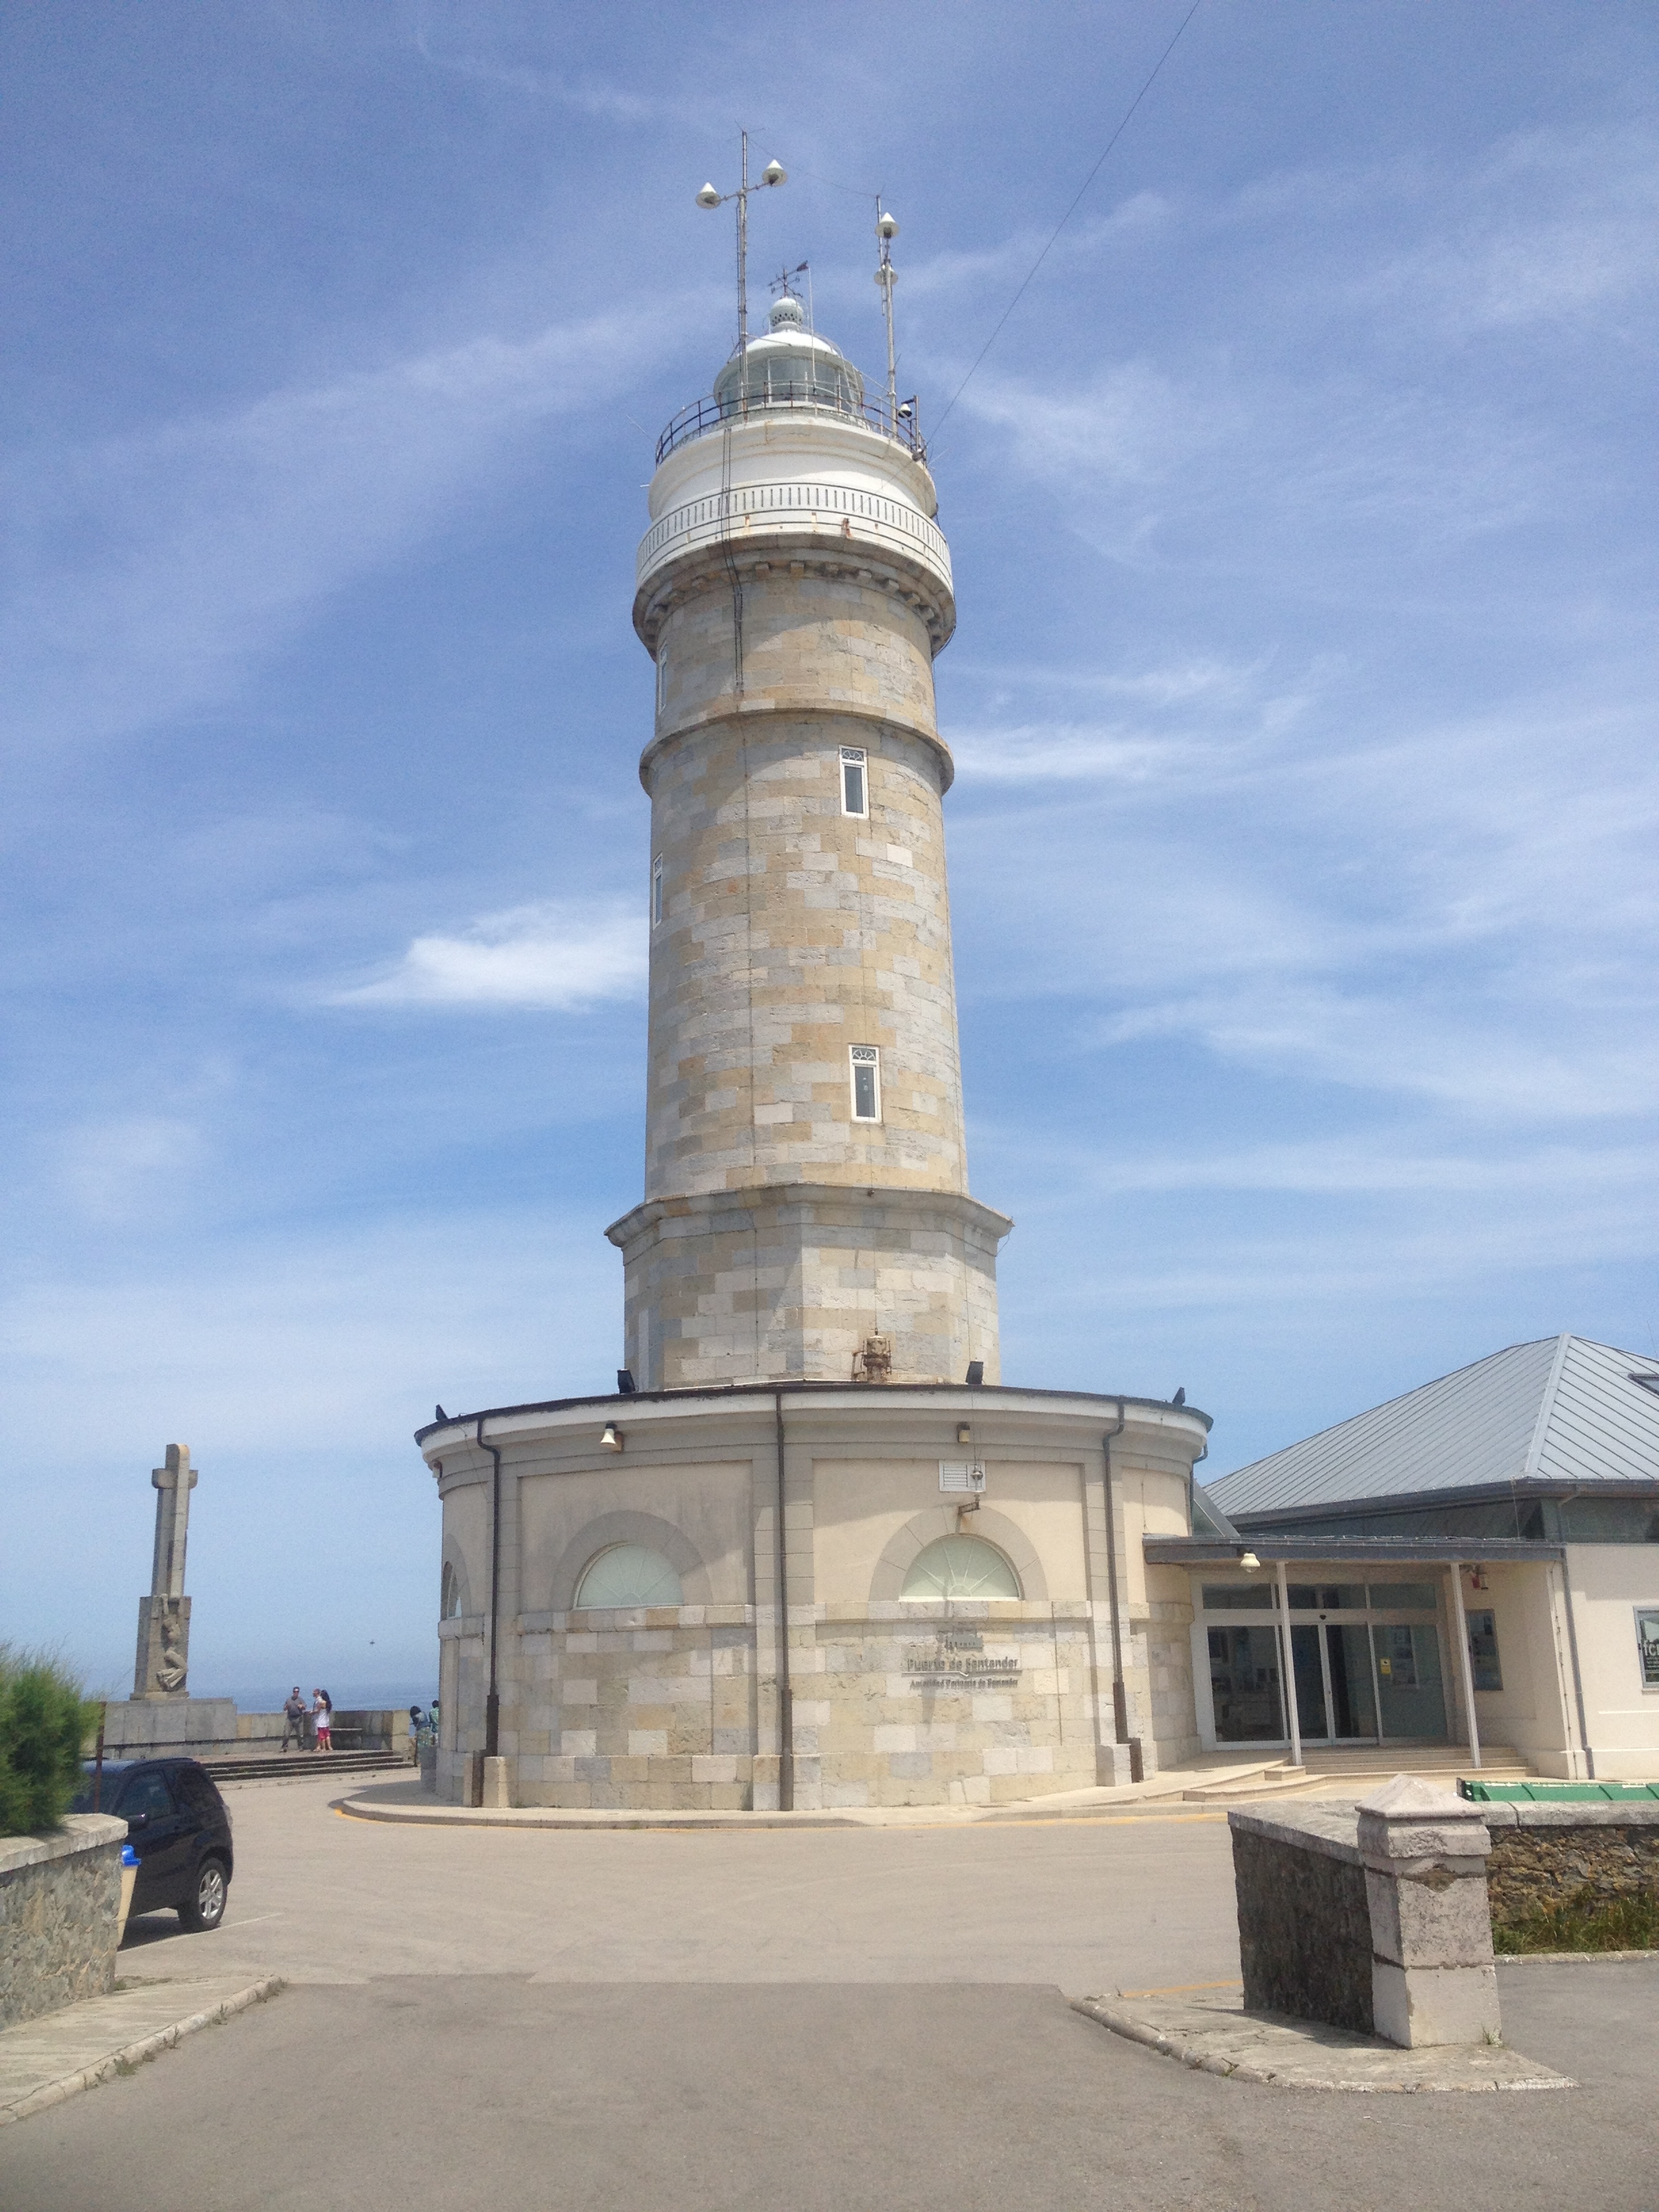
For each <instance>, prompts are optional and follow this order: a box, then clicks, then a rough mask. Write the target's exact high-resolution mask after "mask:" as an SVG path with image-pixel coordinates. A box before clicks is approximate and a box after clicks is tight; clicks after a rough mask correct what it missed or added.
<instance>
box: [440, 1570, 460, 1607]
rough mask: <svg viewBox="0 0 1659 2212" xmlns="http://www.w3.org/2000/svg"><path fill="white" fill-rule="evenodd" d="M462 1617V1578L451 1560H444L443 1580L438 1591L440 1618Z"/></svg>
mask: <svg viewBox="0 0 1659 2212" xmlns="http://www.w3.org/2000/svg"><path fill="white" fill-rule="evenodd" d="M460 1617H461V1578H460V1577H459V1575H458V1574H457V1573H456V1571H455V1570H454V1568H453V1566H452V1565H450V1563H449V1561H448V1560H447V1559H446V1560H445V1561H444V1572H443V1581H442V1583H441V1585H440V1588H439V1592H438V1618H439V1620H459V1619H460Z"/></svg>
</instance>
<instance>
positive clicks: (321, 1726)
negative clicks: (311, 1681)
mask: <svg viewBox="0 0 1659 2212" xmlns="http://www.w3.org/2000/svg"><path fill="white" fill-rule="evenodd" d="M312 1696H313V1699H314V1700H315V1702H314V1703H313V1705H312V1708H311V1723H312V1726H313V1728H314V1729H315V1730H316V1732H317V1748H318V1750H319V1751H332V1750H333V1748H334V1700H333V1699H331V1697H330V1696H329V1694H328V1692H327V1691H326V1690H313V1692H312Z"/></svg>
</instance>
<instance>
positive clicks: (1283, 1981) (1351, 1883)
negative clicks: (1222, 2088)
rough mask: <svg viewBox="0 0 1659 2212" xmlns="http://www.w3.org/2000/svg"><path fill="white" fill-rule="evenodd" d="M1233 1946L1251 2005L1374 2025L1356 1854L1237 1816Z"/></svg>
mask: <svg viewBox="0 0 1659 2212" xmlns="http://www.w3.org/2000/svg"><path fill="white" fill-rule="evenodd" d="M1232 1836H1233V1875H1234V1881H1235V1883H1236V1885H1237V1893H1238V1952H1239V1960H1240V1962H1241V1965H1242V1966H1243V1975H1244V2002H1245V2004H1246V2005H1247V2006H1248V2007H1249V2008H1252V2009H1259V2010H1261V2011H1266V2012H1282V2013H1289V2014H1291V2015H1293V2016H1294V2017H1296V2018H1298V2019H1303V2020H1323V2021H1330V2022H1331V2023H1332V2025H1333V2026H1334V2027H1348V2028H1352V2029H1354V2030H1355V2031H1357V2033H1359V2034H1362V2035H1369V2034H1370V2032H1371V1920H1370V1905H1369V1903H1368V1901H1367V1897H1366V1890H1365V1870H1364V1867H1363V1866H1361V1865H1360V1864H1359V1863H1358V1854H1357V1853H1354V1852H1352V1851H1351V1852H1349V1853H1347V1854H1346V1856H1344V1857H1326V1856H1325V1855H1324V1854H1322V1853H1321V1852H1319V1851H1317V1850H1311V1849H1309V1848H1307V1847H1306V1845H1305V1844H1288V1843H1280V1842H1279V1841H1277V1840H1276V1839H1274V1838H1272V1837H1269V1836H1261V1835H1252V1834H1250V1833H1249V1832H1247V1831H1244V1830H1241V1829H1240V1828H1238V1827H1237V1826H1234V1828H1233V1832H1232Z"/></svg>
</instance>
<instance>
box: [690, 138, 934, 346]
mask: <svg viewBox="0 0 1659 2212" xmlns="http://www.w3.org/2000/svg"><path fill="white" fill-rule="evenodd" d="M740 136H741V140H742V158H741V166H740V167H739V169H738V188H737V190H736V191H733V192H722V191H718V190H717V189H716V187H715V186H714V185H704V186H703V188H702V191H700V192H699V193H698V194H697V205H698V206H699V207H700V208H717V207H725V206H726V204H727V203H728V202H729V201H732V200H735V201H736V202H737V204H738V355H739V356H741V355H742V354H743V353H744V351H745V350H746V349H747V347H748V344H749V195H750V192H752V191H760V190H761V189H762V188H763V187H764V186H768V185H781V184H785V183H787V181H788V175H789V173H788V171H787V169H786V168H785V167H784V166H783V164H782V162H781V161H769V162H768V163H767V165H766V167H764V168H763V170H762V171H761V173H760V183H759V184H758V185H751V184H750V181H749V133H748V132H747V131H744V132H742V133H741V134H740ZM889 351H891V348H889Z"/></svg>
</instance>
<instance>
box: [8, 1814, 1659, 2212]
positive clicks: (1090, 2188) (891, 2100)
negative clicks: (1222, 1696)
mask: <svg viewBox="0 0 1659 2212" xmlns="http://www.w3.org/2000/svg"><path fill="white" fill-rule="evenodd" d="M326 1796H327V1790H326V1785H325V1784H292V1785H277V1786H273V1787H268V1788H267V1787H260V1788H256V1789H250V1790H242V1791H239V1792H238V1794H237V1796H236V1798H235V1800H234V1807H233V1809H234V1815H235V1819H236V1832H237V1843H238V1850H239V1855H240V1857H239V1869H238V1876H237V1881H236V1884H235V1887H234V1892H233V1903H232V1908H231V1917H230V1919H229V1920H228V1923H227V1925H226V1927H225V1929H223V1930H222V1933H221V1934H219V1935H218V1936H213V1937H211V1938H199V1937H198V1938H185V1937H182V1936H173V1935H171V1934H170V1933H163V1932H162V1931H163V1930H167V1929H170V1926H171V1923H170V1922H168V1921H166V1920H160V1919H158V1920H157V1921H156V1922H155V1923H154V1924H153V1925H152V1926H149V1927H145V1928H141V1929H137V1930H136V1931H135V1933H136V1934H137V1936H139V1937H140V1938H141V1939H143V1938H146V1937H148V1938H149V1939H150V1940H140V1941H138V1942H135V1943H134V1944H133V1945H132V1946H131V1948H129V1949H128V1950H127V1951H126V1952H125V1953H124V1954H123V1961H122V1963H123V1968H124V1971H125V1972H128V1973H131V1974H136V1973H146V1974H149V1973H155V1972H161V1971H163V1970H166V1971H169V1972H205V1971H209V1970H210V1971H212V1972H215V1973H220V1972H226V1971H229V1970H230V1969H231V1968H232V1967H233V1966H239V1965H241V1964H244V1963H245V1964H246V1965H247V1966H249V1967H250V1968H252V1969H254V1970H257V1971H260V1972H281V1973H283V1974H286V1975H288V1976H289V1978H290V1980H291V1983H292V1986H290V1987H289V1989H288V1990H286V1991H285V1992H284V1993H283V1995H281V1996H278V1997H276V1998H275V1999H274V2000H273V2001H272V2002H270V2003H269V2004H266V2005H263V2006H259V2007H257V2008H254V2009H253V2010H252V2012H249V2013H246V2014H244V2015H240V2017H239V2018H238V2019H236V2020H234V2021H230V2022H229V2023H228V2024H227V2025H226V2026H225V2027H222V2028H219V2029H212V2030H209V2031H207V2032H205V2033H202V2034H199V2035H197V2036H195V2037H194V2038H192V2039H191V2040H190V2041H188V2042H187V2043H185V2044H184V2045H181V2046H180V2047H179V2049H178V2050H177V2051H173V2052H170V2053H168V2054H167V2055H166V2056H165V2057H161V2059H158V2060H156V2061H155V2062H154V2063H151V2064H149V2065H147V2066H145V2067H143V2068H141V2069H139V2070H138V2071H137V2073H136V2074H134V2075H131V2077H130V2078H127V2079H125V2080H121V2081H113V2082H111V2083H109V2084H107V2085H106V2087H103V2088H100V2089H98V2090H95V2091H93V2092H91V2093H88V2094H87V2095H84V2096H81V2097H78V2098H76V2099H73V2100H70V2102H69V2103H67V2104H65V2105H63V2106H58V2107H56V2108H55V2109H53V2110H52V2111H51V2112H45V2113H42V2114H40V2116H39V2117H37V2118H34V2119H32V2120H29V2121H27V2122H24V2123H23V2124H21V2125H19V2126H17V2127H14V2128H11V2129H8V2130H5V2132H4V2134H3V2136H0V2206H3V2208H4V2212H94V2208H95V2212H107V2208H108V2207H110V2206H112V2205H118V2206H120V2207H121V2208H122V2212H180V2208H181V2207H182V2208H184V2212H231V2208H236V2209H237V2212H240V2208H244V2207H261V2208H263V2207H281V2208H287V2207H290V2206H292V2207H295V2208H298V2207H301V2206H303V2207H307V2208H319V2212H324V2209H325V2208H332V2207H335V2206H339V2207H342V2208H345V2207H351V2208H353V2212H378V2208H380V2207H382V2206H385V2207H388V2208H391V2207H395V2208H397V2212H416V2209H417V2208H418V2212H425V2208H428V2207H429V2208H434V2212H447V2209H448V2208H450V2207H452V2206H453V2207H457V2208H459V2207H461V2206H463V2205H465V2206H467V2207H475V2206H477V2204H478V2203H481V2202H488V2201H491V2200H495V2199H498V2198H501V2197H505V2198H507V2200H509V2201H512V2202H516V2203H523V2204H526V2205H527V2206H532V2207H535V2208H538V2212H541V2208H548V2209H549V2212H554V2209H555V2208H556V2212H564V2208H566V2207H570V2208H575V2207H582V2208H591V2212H611V2208H617V2212H623V2208H626V2212H658V2208H662V2212H667V2209H668V2208H671V2207H672V2208H675V2212H681V2208H684V2212H705V2208H707V2212H747V2209H748V2208H750V2207H751V2206H752V2207H755V2208H761V2207H765V2208H766V2212H779V2208H781V2207H787V2208H789V2212H818V2208H820V2207H822V2208H825V2212H828V2209H829V2208H830V2207H835V2208H836V2212H842V2208H848V2207H860V2208H861V2207H866V2206H903V2207H906V2208H912V2207H914V2208H918V2212H933V2208H935V2207H938V2208H939V2212H946V2208H949V2212H979V2208H981V2207H985V2208H990V2207H993V2206H995V2207H997V2208H999V2212H1001V2208H1006V2207H1007V2206H1009V2205H1010V2204H1011V2203H1012V2204H1017V2205H1018V2206H1019V2207H1020V2209H1021V2212H1085V2208H1087V2212H1093V2208H1097V2207H1099V2208H1105V2207H1111V2208H1114V2212H1116V2208H1123V2212H1176V2208H1179V2212H1245V2208H1250V2212H1255V2208H1258V2207H1261V2208H1264V2212H1265V2208H1272V2212H1304V2208H1306V2212H1314V2209H1315V2208H1317V2212H1327V2208H1329V2207H1332V2206H1337V2205H1340V2206H1342V2207H1343V2208H1345V2212H1350V2208H1352V2212H1365V2208H1368V2207H1375V2208H1376V2212H1384V2208H1387V2212H1395V2208H1398V2207H1400V2206H1402V2205H1403V2206H1411V2207H1413V2208H1420V2212H1437V2208H1440V2207H1446V2208H1450V2207H1453V2206H1455V2207H1457V2208H1459V2212H1467V2208H1468V2207H1469V2206H1471V2205H1481V2204H1489V2203H1504V2204H1505V2205H1507V2206H1528V2205H1534V2204H1536V2205H1539V2206H1543V2205H1550V2206H1553V2207H1564V2206H1565V2207H1567V2208H1577V2207H1581V2206H1582V2207H1586V2208H1588V2207H1591V2206H1594V2207H1595V2208H1597V2212H1659V2121H1656V2105H1659V2100H1656V2098H1655V2095H1654V2088H1655V2084H1656V2081H1659V2065H1656V2057H1659V1962H1653V1963H1648V1962H1644V1963H1643V1964H1640V1965H1638V1966H1566V1967H1547V1966H1526V1965H1523V1966H1515V1967H1506V1968H1504V1970H1503V1984H1504V2009H1505V2027H1506V2033H1507V2034H1508V2037H1509V2039H1510V2041H1511V2042H1512V2043H1514V2044H1515V2045H1516V2046H1517V2047H1518V2048H1519V2049H1521V2050H1522V2051H1525V2052H1526V2053H1527V2054H1528V2056H1529V2057H1533V2058H1536V2059H1539V2060H1541V2061H1543V2062H1544V2063H1546V2064H1547V2065H1551V2066H1553V2067H1555V2068H1557V2069H1560V2070H1562V2071H1565V2072H1566V2073H1569V2074H1571V2075H1575V2076H1576V2077H1577V2079H1579V2080H1580V2081H1581V2082H1582V2083H1583V2087H1580V2088H1578V2089H1577V2090H1571V2091H1556V2092H1551V2093H1531V2094H1522V2095H1515V2096H1509V2095H1505V2096H1497V2095H1480V2096H1455V2095H1444V2096H1412V2097H1390V2096H1355V2095H1340V2094H1336V2093H1310V2092H1305V2091H1304V2092H1293V2091H1274V2090H1270V2089H1263V2088H1260V2087H1254V2086H1251V2085H1248V2084H1243V2083H1238V2082H1230V2081H1220V2080H1218V2079H1216V2078H1214V2077H1212V2076H1210V2075H1200V2074H1195V2073H1189V2072H1188V2071H1187V2070H1185V2069H1182V2068H1181V2067H1178V2066H1176V2065H1174V2064H1172V2063H1170V2062H1169V2061H1167V2060H1164V2059H1161V2058H1158V2057H1156V2056H1155V2055H1153V2054H1152V2053H1151V2052H1148V2051H1143V2050H1141V2049H1140V2048H1139V2046H1137V2045H1131V2044H1128V2043H1125V2042H1123V2041H1121V2040H1120V2039H1118V2038H1116V2037H1115V2036H1113V2035H1111V2034H1109V2033H1107V2032H1106V2031H1105V2030H1103V2029H1102V2028H1100V2027H1097V2026H1096V2025H1095V2024H1094V2023H1093V2022H1092V2021H1088V2020H1086V2019H1085V2018H1084V2017H1083V2016H1082V2015H1079V2014H1077V2013H1074V2012H1073V2011H1072V2010H1071V2009H1070V2008H1069V2007H1068V2005H1067V2004H1066V1995H1067V1994H1079V1993H1082V1992H1084V1991H1085V1990H1109V1989H1116V1988H1123V1987H1129V1988H1135V1987H1139V1988H1146V1987H1153V1986H1160V1987H1168V1986H1170V1984H1175V1983H1179V1982H1191V1981H1205V1980H1224V1979H1226V1978H1231V1976H1233V1975H1234V1974H1236V1972H1237V1949H1236V1946H1235V1943H1234V1940H1233V1934H1232V1911H1231V1870H1230V1866H1229V1857H1228V1844H1227V1832H1226V1829H1225V1825H1224V1824H1222V1823H1221V1822H1218V1821H1216V1820H1210V1819H1206V1820H1191V1819H1170V1818H1167V1817H1158V1818H1146V1819H1140V1820H1133V1821H1128V1822H1114V1823H1111V1824H1105V1823H1103V1824H1099V1825H1096V1824H1093V1823H1090V1824H1087V1825H1083V1824H1073V1823H1066V1824H1064V1825H1055V1826H1050V1825H1048V1824H1034V1825H1032V1826H1020V1827H1012V1826H1007V1827H1005V1826H997V1827H988V1828H969V1829H958V1830H953V1831H945V1832H940V1831H937V1830H929V1829H900V1830H885V1831H873V1832H872V1831H864V1830H851V1831H832V1832H815V1833H804V1834H789V1833H781V1832H776V1831H768V1832H758V1833H755V1834H733V1833H732V1832H716V1833H705V1834H696V1833H690V1834H688V1833H685V1832H666V1833H664V1832H654V1833H653V1832H643V1833H642V1832H617V1833H614V1834H572V1833H569V1832H559V1831H542V1832H532V1833H529V1834H515V1833H512V1832H503V1831H501V1830H472V1831H459V1830H445V1831H441V1832H437V1833H434V1832H430V1831H416V1830H407V1829H397V1828H389V1827H377V1826H368V1825H366V1824H362V1823H354V1822H349V1821H346V1820H342V1819H340V1818H339V1816H338V1815H337V1814H334V1813H332V1812H331V1810H330V1809H329V1808H328V1805H327V1802H326Z"/></svg>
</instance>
